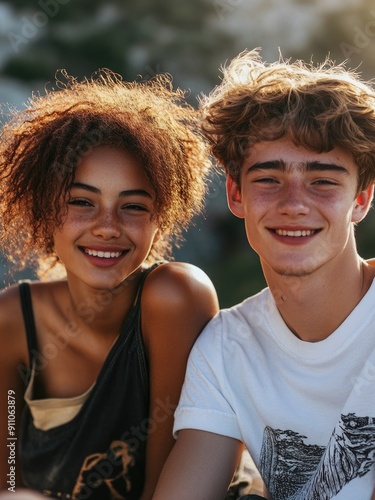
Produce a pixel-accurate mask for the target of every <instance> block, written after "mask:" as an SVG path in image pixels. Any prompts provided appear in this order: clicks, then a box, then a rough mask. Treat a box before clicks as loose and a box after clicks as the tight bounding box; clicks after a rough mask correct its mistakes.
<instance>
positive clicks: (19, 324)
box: [0, 284, 26, 359]
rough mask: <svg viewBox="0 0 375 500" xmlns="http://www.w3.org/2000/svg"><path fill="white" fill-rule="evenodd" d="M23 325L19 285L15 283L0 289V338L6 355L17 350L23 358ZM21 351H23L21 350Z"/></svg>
mask: <svg viewBox="0 0 375 500" xmlns="http://www.w3.org/2000/svg"><path fill="white" fill-rule="evenodd" d="M24 337H25V334H24V326H23V317H22V309H21V301H20V293H19V287H18V285H17V284H15V285H11V286H9V287H7V288H4V289H3V290H1V291H0V339H1V342H2V346H3V348H4V349H5V351H6V353H4V350H3V354H5V355H7V354H9V353H10V352H13V354H14V355H16V352H17V351H20V352H19V355H20V358H22V359H23V357H24V354H25V351H24V349H22V346H25V345H26V344H25V341H24ZM22 351H23V352H22Z"/></svg>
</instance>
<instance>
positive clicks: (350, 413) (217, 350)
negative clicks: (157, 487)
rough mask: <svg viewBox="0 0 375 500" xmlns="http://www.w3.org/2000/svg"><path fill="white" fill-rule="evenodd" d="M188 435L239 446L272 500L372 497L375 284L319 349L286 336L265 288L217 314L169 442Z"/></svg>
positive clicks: (197, 354) (191, 366)
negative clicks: (193, 432) (198, 433)
mask: <svg viewBox="0 0 375 500" xmlns="http://www.w3.org/2000/svg"><path fill="white" fill-rule="evenodd" d="M337 300H338V301H339V300H340V294H339V291H338V294H337ZM186 428H189V429H200V430H205V431H209V432H214V433H217V434H222V435H225V436H230V437H233V438H236V439H239V440H241V441H243V442H244V443H245V444H246V446H247V448H248V450H249V451H250V454H251V456H252V457H253V459H254V461H255V463H256V465H257V467H258V468H259V470H260V473H261V475H262V477H263V480H264V482H265V484H266V485H267V487H268V489H269V491H270V493H271V496H272V498H273V499H274V500H284V499H288V500H292V499H293V500H316V499H319V500H324V499H331V498H335V499H340V500H344V499H345V500H370V498H371V494H372V491H373V489H374V487H375V281H374V282H373V284H372V286H371V288H370V290H369V291H368V292H367V294H366V295H365V296H364V297H363V299H362V300H361V302H360V303H359V304H358V305H357V307H356V308H355V309H354V310H353V311H352V313H351V314H350V315H349V316H348V317H347V318H346V319H345V321H344V322H343V323H342V324H341V325H340V327H339V328H338V329H337V330H336V331H335V332H333V333H332V334H331V335H330V336H329V337H328V338H327V339H325V340H323V341H320V342H316V343H310V342H304V341H301V340H300V339H298V338H297V337H296V336H295V335H293V334H292V332H291V331H290V330H289V329H288V327H287V326H286V324H285V323H284V321H283V319H282V318H281V316H280V313H279V312H278V309H277V307H276V305H275V302H274V300H273V297H272V295H271V293H270V291H269V289H265V290H263V291H262V292H261V293H259V294H258V295H256V296H254V297H252V298H249V299H247V300H245V301H244V302H243V303H241V304H239V305H237V306H235V307H233V308H231V309H227V310H223V311H221V312H220V313H219V314H218V315H217V316H216V317H215V318H214V319H213V320H212V321H211V322H210V323H209V324H208V325H207V327H206V328H205V330H204V331H203V333H202V334H201V335H200V337H199V338H198V340H197V342H196V343H195V345H194V347H193V350H192V352H191V355H190V359H189V363H188V368H187V376H186V380H185V383H184V387H183V390H182V395H181V400H180V403H179V406H178V408H177V410H176V413H175V426H174V432H175V436H177V433H178V431H179V430H180V429H186Z"/></svg>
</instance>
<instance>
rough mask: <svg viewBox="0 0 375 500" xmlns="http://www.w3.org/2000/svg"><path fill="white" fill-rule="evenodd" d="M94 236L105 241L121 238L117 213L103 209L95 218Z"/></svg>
mask: <svg viewBox="0 0 375 500" xmlns="http://www.w3.org/2000/svg"><path fill="white" fill-rule="evenodd" d="M92 234H93V235H94V236H96V237H98V238H102V239H103V240H110V239H112V238H119V237H120V235H121V228H120V221H119V218H118V215H117V213H116V211H114V210H112V209H102V210H101V211H100V212H99V213H98V214H97V217H96V218H95V221H94V224H93V226H92Z"/></svg>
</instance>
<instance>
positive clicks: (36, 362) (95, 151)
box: [0, 72, 218, 500]
mask: <svg viewBox="0 0 375 500" xmlns="http://www.w3.org/2000/svg"><path fill="white" fill-rule="evenodd" d="M63 76H64V78H66V82H65V83H64V84H61V82H58V84H59V88H58V89H57V90H53V91H51V92H47V93H46V95H44V96H41V97H40V96H34V97H33V98H32V99H31V100H30V102H29V105H28V107H27V109H25V110H24V111H22V112H19V113H17V114H16V115H15V116H14V117H13V119H12V120H10V121H9V122H8V123H7V124H6V126H5V127H4V129H3V132H2V136H1V141H0V190H1V200H0V217H1V226H2V230H1V236H0V238H1V244H2V250H3V252H4V253H5V255H6V256H7V257H8V258H9V259H11V260H12V261H14V262H16V263H18V264H22V265H24V264H25V263H31V262H32V263H36V264H37V266H38V270H39V273H40V275H41V276H42V279H41V280H40V281H35V282H34V281H33V282H29V283H22V284H15V285H13V286H10V287H8V288H6V289H5V290H3V292H2V294H1V295H0V341H1V344H2V349H1V352H0V366H1V377H0V397H1V405H0V411H1V413H0V429H1V433H2V436H3V439H2V443H3V445H2V448H1V452H0V453H1V456H0V460H1V461H0V467H1V488H2V489H4V490H9V491H14V490H15V489H16V488H17V487H18V486H19V485H23V486H26V487H27V488H29V489H31V490H35V491H39V492H41V493H43V494H44V495H46V496H50V497H54V498H61V499H72V498H74V499H84V498H85V499H86V498H90V499H100V500H105V499H107V498H108V499H121V498H125V499H140V498H141V499H142V500H144V499H148V498H151V497H152V494H153V491H154V488H155V485H156V482H157V479H158V476H159V473H160V471H161V469H162V467H163V464H164V461H165V459H166V457H167V455H168V453H169V451H170V449H171V447H172V444H173V437H172V421H173V412H174V408H175V406H176V405H177V402H178V398H179V394H180V388H181V385H182V381H183V377H184V373H185V364H186V360H187V357H188V354H189V351H190V349H191V347H192V345H193V343H194V341H195V339H196V337H197V336H198V334H199V332H200V331H201V330H202V328H203V327H204V326H205V324H206V323H207V322H208V320H209V319H210V318H211V317H212V316H213V315H214V314H215V313H216V311H217V308H218V304H217V297H216V294H215V291H214V288H213V286H212V283H211V282H210V280H209V279H208V278H207V276H206V275H205V274H204V273H203V272H202V271H201V270H200V269H198V268H196V267H195V266H192V265H189V264H185V263H176V262H166V261H165V260H164V259H165V258H166V257H167V256H168V255H169V253H168V251H169V250H170V247H171V243H172V241H173V238H174V239H176V237H179V236H180V235H181V231H182V230H183V229H184V228H185V227H186V226H187V224H188V223H189V221H190V220H191V218H192V216H193V215H194V214H195V213H197V211H198V210H199V209H200V208H201V205H202V199H203V195H204V191H205V189H204V183H205V174H206V172H207V168H208V160H207V156H206V149H205V145H204V142H203V141H202V139H201V137H200V136H199V134H198V133H197V131H196V129H195V113H194V110H193V109H192V108H191V107H190V106H188V105H187V104H186V103H185V102H184V99H183V94H182V93H181V92H179V91H172V90H171V85H170V82H169V81H168V80H167V79H165V78H161V77H160V78H158V79H156V80H155V81H153V82H151V83H150V82H149V83H138V84H136V83H125V82H122V81H121V79H120V78H119V77H118V76H116V75H113V74H111V73H110V72H99V74H98V75H96V76H95V77H93V78H92V79H90V80H84V81H82V82H78V81H76V80H74V79H72V78H70V77H68V76H67V75H66V74H63ZM51 270H52V271H56V270H59V272H60V271H63V272H64V275H63V276H61V277H56V276H53V277H51Z"/></svg>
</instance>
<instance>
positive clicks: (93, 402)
mask: <svg viewBox="0 0 375 500" xmlns="http://www.w3.org/2000/svg"><path fill="white" fill-rule="evenodd" d="M153 267H154V266H153ZM153 267H151V268H149V269H148V270H147V271H145V272H144V274H143V276H142V278H141V281H140V284H139V289H138V293H137V299H136V302H135V305H134V306H133V308H132V309H131V310H130V312H129V314H128V316H127V318H126V321H125V323H124V325H123V327H122V329H121V333H120V335H119V337H118V339H117V341H116V342H115V344H114V345H113V347H112V349H111V351H110V353H109V354H108V356H107V359H106V361H105V363H104V365H103V367H102V369H101V371H100V374H99V376H98V379H97V381H96V383H95V385H94V387H93V389H92V391H91V393H90V395H89V396H88V399H87V400H86V401H85V403H84V404H83V406H82V408H81V410H80V411H79V413H78V414H77V415H76V416H75V417H74V418H73V419H72V420H71V421H69V422H68V423H65V424H63V425H60V426H58V427H54V428H52V429H50V430H46V431H44V430H40V429H37V428H36V427H35V426H34V425H33V419H32V416H31V413H30V410H29V408H28V406H27V405H25V408H24V412H23V415H22V422H21V431H20V438H19V455H20V461H21V470H22V476H23V481H24V484H25V486H26V487H28V488H31V489H34V490H37V491H40V492H42V493H43V494H45V495H47V496H50V497H52V498H59V499H63V500H66V499H80V500H83V499H90V500H106V499H127V500H138V499H139V497H140V495H141V492H142V489H143V485H144V474H145V455H146V441H147V429H148V424H149V418H148V417H149V381H148V375H149V373H148V361H147V357H146V353H145V349H144V344H143V339H142V332H141V309H140V303H141V292H142V288H143V284H144V281H145V278H146V276H147V275H148V273H149V272H150V271H151V270H152V269H153ZM20 294H21V303H22V310H23V314H24V321H25V326H26V332H27V341H28V349H29V355H30V359H31V363H33V362H34V360H35V354H36V353H37V351H38V347H37V336H36V332H35V325H34V318H33V311H32V304H31V296H30V289H29V285H28V283H21V284H20Z"/></svg>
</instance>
